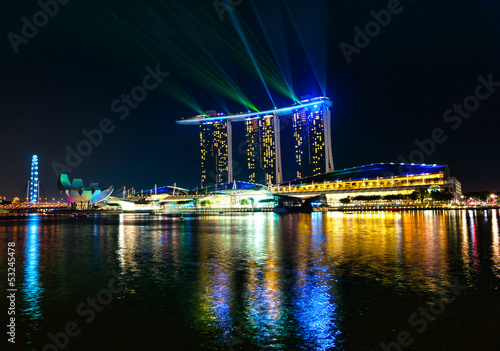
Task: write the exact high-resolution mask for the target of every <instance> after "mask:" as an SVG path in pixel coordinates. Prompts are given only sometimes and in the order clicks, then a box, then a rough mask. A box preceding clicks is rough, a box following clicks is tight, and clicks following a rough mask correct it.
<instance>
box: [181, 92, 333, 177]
mask: <svg viewBox="0 0 500 351" xmlns="http://www.w3.org/2000/svg"><path fill="white" fill-rule="evenodd" d="M332 105H333V104H332V102H331V101H330V99H328V98H326V97H317V98H313V99H308V100H303V101H301V102H300V103H298V104H295V105H292V106H288V107H282V108H276V109H274V110H268V111H262V112H249V113H239V114H220V113H219V114H217V113H214V114H209V115H198V116H195V117H192V118H188V119H182V120H179V121H177V123H178V124H182V125H199V126H200V147H201V168H202V182H201V183H202V186H205V185H209V184H214V183H215V184H217V183H223V182H232V181H233V180H234V179H233V158H232V123H235V122H244V123H245V131H246V143H247V161H248V171H249V180H250V182H254V183H261V184H265V185H270V184H277V183H281V182H283V172H282V162H281V119H290V118H293V120H294V133H295V134H294V135H295V145H296V148H295V156H296V165H297V176H298V177H304V176H308V175H316V174H320V173H327V172H332V171H334V166H333V156H332V144H331V122H330V119H331V112H330V107H332Z"/></svg>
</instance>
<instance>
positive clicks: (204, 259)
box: [0, 210, 500, 351]
mask: <svg viewBox="0 0 500 351" xmlns="http://www.w3.org/2000/svg"><path fill="white" fill-rule="evenodd" d="M499 222H500V219H499V212H498V211H496V210H489V211H450V212H440V211H434V212H433V211H428V212H404V213H396V212H370V213H355V214H344V213H328V214H321V213H314V214H312V215H309V214H294V215H275V214H269V213H254V214H242V215H227V216H226V215H220V216H203V217H200V216H196V217H192V218H185V219H184V220H181V219H179V218H168V217H165V216H150V215H133V214H124V215H101V216H95V217H90V218H77V219H75V218H71V217H49V216H36V215H35V216H29V217H19V218H16V219H8V220H7V219H5V218H4V219H3V220H2V219H1V218H0V243H1V244H0V247H1V252H0V259H1V260H0V263H1V265H0V287H2V292H3V294H2V297H1V300H0V307H1V310H0V313H1V314H2V326H3V331H2V335H3V336H2V340H1V342H0V345H1V346H0V349H2V350H3V349H16V350H32V349H35V350H59V349H64V350H87V351H90V350H384V349H387V350H394V351H395V350H400V349H401V350H499V349H500V291H499V288H498V287H499V285H500V230H499ZM8 242H14V243H15V248H16V254H15V255H16V256H15V257H16V286H17V288H18V292H17V293H16V321H15V324H16V338H15V341H16V344H15V345H12V344H11V343H9V342H8V341H7V339H8V338H9V336H8V334H6V332H7V331H8V330H7V329H8V328H7V327H6V325H7V323H9V322H8V302H9V300H8V299H7V292H6V289H7V288H8V287H7V278H8V274H7V273H8V272H7V268H8V264H7V261H8V260H7V258H8V257H9V256H8V255H7V247H8ZM384 345H386V346H384ZM4 346H5V347H4Z"/></svg>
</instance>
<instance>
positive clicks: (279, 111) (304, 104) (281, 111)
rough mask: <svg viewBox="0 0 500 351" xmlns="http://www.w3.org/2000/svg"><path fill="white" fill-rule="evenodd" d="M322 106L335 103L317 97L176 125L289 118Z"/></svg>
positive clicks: (184, 121)
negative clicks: (307, 109)
mask: <svg viewBox="0 0 500 351" xmlns="http://www.w3.org/2000/svg"><path fill="white" fill-rule="evenodd" d="M320 104H325V105H327V107H331V106H333V103H332V102H331V100H330V99H329V98H327V97H316V98H312V99H308V100H303V101H301V102H300V104H294V105H292V106H288V107H281V108H276V109H273V110H267V111H261V112H249V113H245V112H241V113H237V114H225V113H218V114H210V115H198V116H195V117H191V118H183V119H181V120H178V121H177V122H176V123H178V124H182V125H198V124H200V123H203V122H210V121H225V120H229V121H231V122H241V121H244V120H246V119H248V118H253V117H261V116H267V115H273V114H274V115H276V116H287V115H291V114H293V113H295V112H297V111H299V110H300V109H304V108H311V107H312V108H317V107H319V105H320Z"/></svg>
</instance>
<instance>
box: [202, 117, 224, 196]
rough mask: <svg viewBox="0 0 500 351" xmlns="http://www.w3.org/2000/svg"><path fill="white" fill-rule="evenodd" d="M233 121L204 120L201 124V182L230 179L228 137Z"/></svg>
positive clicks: (222, 181) (216, 182)
mask: <svg viewBox="0 0 500 351" xmlns="http://www.w3.org/2000/svg"><path fill="white" fill-rule="evenodd" d="M230 129H231V122H228V121H224V122H218V123H215V122H212V121H209V122H204V123H202V124H200V147H201V183H202V185H203V186H205V185H208V184H219V183H224V182H227V181H230V180H229V176H230V174H229V172H228V170H229V167H228V166H229V164H228V160H229V159H230V155H229V154H228V139H229V138H230V137H231V131H230Z"/></svg>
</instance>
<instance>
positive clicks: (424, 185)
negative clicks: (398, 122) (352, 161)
mask: <svg viewBox="0 0 500 351" xmlns="http://www.w3.org/2000/svg"><path fill="white" fill-rule="evenodd" d="M418 189H424V190H428V189H433V190H438V191H444V192H447V193H451V194H453V197H454V199H455V201H460V198H461V195H462V186H461V183H460V182H459V181H458V180H457V179H456V178H455V177H452V176H451V174H450V170H449V168H448V166H446V165H426V164H401V163H374V164H371V165H365V166H360V167H353V168H347V169H344V170H340V171H335V172H330V173H326V174H321V175H316V176H311V177H305V178H302V179H297V180H294V181H291V182H288V183H282V184H280V185H276V186H274V187H273V189H272V190H273V192H275V193H278V194H286V195H293V196H299V197H309V196H311V195H320V194H323V195H325V196H326V198H327V201H328V204H330V205H335V204H338V203H339V201H340V200H341V199H343V198H347V197H357V196H374V195H378V196H387V195H410V194H412V193H413V192H414V191H416V190H418Z"/></svg>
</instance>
